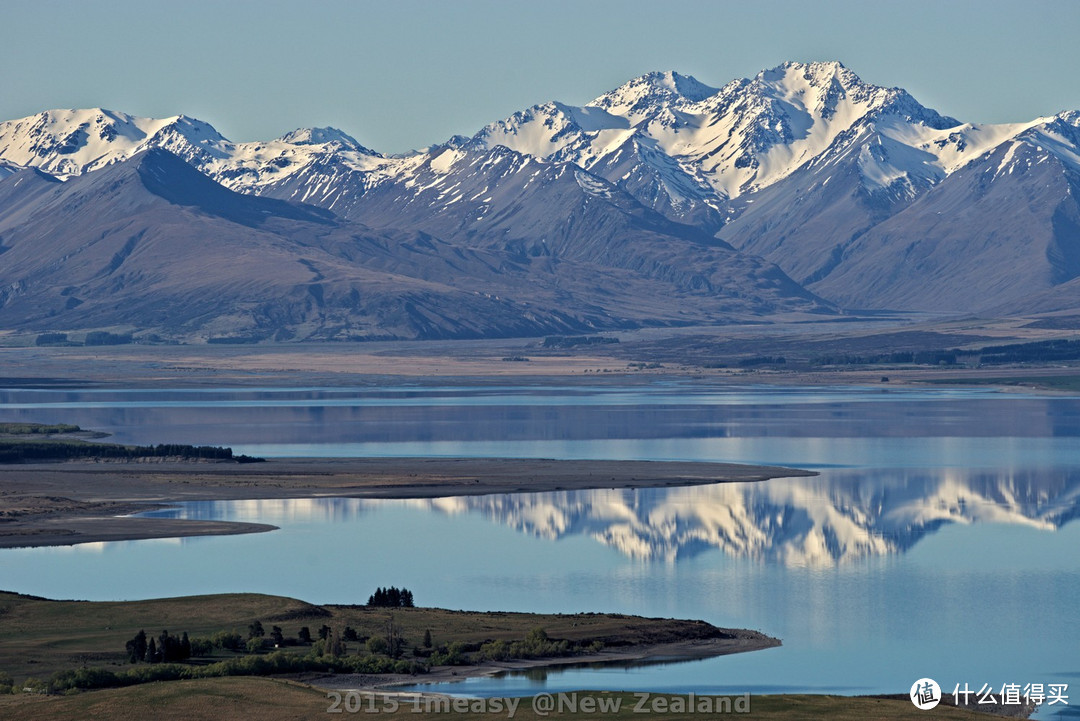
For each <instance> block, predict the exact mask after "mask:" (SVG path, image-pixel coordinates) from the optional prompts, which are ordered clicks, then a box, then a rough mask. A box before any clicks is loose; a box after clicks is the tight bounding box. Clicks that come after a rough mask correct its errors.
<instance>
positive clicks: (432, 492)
mask: <svg viewBox="0 0 1080 721" xmlns="http://www.w3.org/2000/svg"><path fill="white" fill-rule="evenodd" d="M816 475H818V474H817V473H816V472H814V471H806V470H801V469H796V468H785V467H781V466H754V465H743V464H733V463H698V462H688V461H580V460H574V461H556V460H550V459H512V458H319V459H297V458H282V459H274V460H268V461H266V462H263V463H258V464H236V463H206V462H197V463H196V462H186V463H185V462H153V463H139V462H124V463H116V462H109V463H103V462H93V461H74V462H71V461H68V462H54V463H28V464H9V465H2V466H0V488H2V489H3V490H2V491H0V549H2V548H34V547H41V546H68V545H74V544H78V543H92V542H103V541H120V540H143V539H149V538H182V537H190V536H206V535H229V534H237V533H259V532H266V531H272V530H275V529H276V526H271V525H268V524H260V523H240V522H233V521H194V520H183V519H166V518H141V517H133V516H131V515H130V514H132V513H139V512H146V511H151V510H156V509H161V508H165V507H168V506H169V505H170V504H173V503H179V502H184V501H226V500H270V499H304V498H367V499H412V498H444V497H451V496H474V495H490V494H502V493H545V492H555V491H581V490H595V489H604V488H611V489H616V488H625V489H630V488H666V487H677V486H692V485H708V484H713V483H747V482H758V481H765V480H768V479H770V478H792V477H810V476H816Z"/></svg>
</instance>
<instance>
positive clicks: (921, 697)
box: [911, 678, 941, 711]
mask: <svg viewBox="0 0 1080 721" xmlns="http://www.w3.org/2000/svg"><path fill="white" fill-rule="evenodd" d="M911 703H913V704H915V708H917V709H919V710H920V711H929V710H930V709H932V708H934V707H935V706H937V705H938V704H939V703H941V686H938V683H937V681H935V680H934V679H932V678H920V679H919V680H918V681H916V682H915V683H913V684H911Z"/></svg>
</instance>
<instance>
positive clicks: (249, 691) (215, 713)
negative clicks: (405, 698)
mask: <svg viewBox="0 0 1080 721" xmlns="http://www.w3.org/2000/svg"><path fill="white" fill-rule="evenodd" d="M585 695H588V696H592V697H595V698H598V699H599V698H601V697H603V698H605V699H608V700H612V699H614V700H619V702H620V709H619V711H617V712H607V713H595V712H594V713H588V714H586V713H581V712H580V711H579V712H578V713H569V712H564V713H552V714H550V715H547V716H541V715H538V714H536V713H535V712H534V711H533V709H532V708H531V703H530V699H529V698H525V699H523V700H522V701H521V703H520V705H519V706H518V707H517V711H516V713H515V714H514V716H513V718H514V719H519V720H520V721H539V720H540V719H559V721H586V720H588V719H605V721H630V720H631V719H642V718H649V717H654V718H664V719H670V720H671V721H689V720H690V719H699V718H702V716H700V715H697V714H691V713H663V714H660V713H635V712H634V710H633V709H634V706H635V704H636V703H637V702H638V698H637V697H635V695H634V694H629V693H603V694H601V693H599V692H583V693H581V694H579V696H585ZM656 698H664V699H672V700H674V699H677V698H679V697H668V696H664V695H662V694H658V695H655V696H653V697H651V698H650V701H649V702H650V703H651V702H652V701H653V699H656ZM672 702H673V701H669V705H670V703H672ZM330 705H331V700H330V699H329V698H328V697H327V694H326V693H325V692H323V691H320V690H317V689H312V688H311V687H308V686H304V685H302V684H299V683H296V682H292V681H288V680H282V679H267V678H215V679H201V680H197V681H173V682H169V683H155V684H144V685H141V686H132V687H129V688H121V689H104V690H100V691H88V692H84V693H78V694H73V695H70V696H35V695H31V694H19V695H15V696H0V718H5V719H7V718H11V719H16V718H18V719H31V718H32V719H35V720H36V721H54V720H55V721H61V720H63V721H69V720H70V719H80V720H81V721H145V719H154V720H155V721H201V720H203V719H206V720H210V719H213V720H215V721H219V720H220V721H232V720H233V719H235V720H236V721H241V720H246V719H253V718H256V719H259V721H285V720H289V721H292V720H293V719H309V718H358V717H368V718H376V717H377V718H380V719H385V721H404V719H416V718H422V717H430V718H452V719H460V720H461V721H466V720H475V721H495V720H496V719H507V718H508V714H507V712H505V711H503V712H502V713H487V714H472V713H453V712H451V713H414V711H413V706H412V705H405V706H403V707H402V708H399V709H398V710H397V711H396V712H393V713H388V712H384V711H382V710H377V711H375V712H370V711H365V710H360V711H354V712H353V713H349V712H346V711H344V709H342V711H343V712H342V713H341V714H340V715H338V714H328V713H327V709H328V708H329V707H330ZM352 708H353V709H355V708H356V707H355V706H353V707H352ZM364 708H366V706H365V705H363V704H362V705H361V709H364ZM376 708H379V707H378V706H376ZM723 715H727V714H723ZM731 715H732V716H735V717H736V718H737V717H738V716H739V715H736V714H731ZM740 715H741V714H740ZM748 716H749V717H750V718H753V719H756V720H758V721H813V720H814V719H822V720H825V719H829V720H835V721H866V720H868V719H879V720H881V721H891V720H893V719H896V720H900V719H954V720H956V721H962V720H964V719H988V718H993V717H991V716H988V715H986V714H976V713H972V712H970V711H962V710H959V709H955V708H950V707H945V706H939V707H938V708H936V709H933V710H932V711H919V710H917V709H915V707H914V706H912V705H911V703H909V702H908V701H894V700H882V699H871V698H849V697H838V696H800V695H783V696H754V697H752V698H751V700H750V714H748Z"/></svg>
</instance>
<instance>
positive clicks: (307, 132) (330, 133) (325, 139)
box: [279, 127, 376, 155]
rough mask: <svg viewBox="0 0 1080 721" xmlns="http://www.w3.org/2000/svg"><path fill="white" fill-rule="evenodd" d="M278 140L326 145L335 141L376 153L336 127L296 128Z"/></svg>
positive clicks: (293, 143) (344, 145)
mask: <svg viewBox="0 0 1080 721" xmlns="http://www.w3.org/2000/svg"><path fill="white" fill-rule="evenodd" d="M279 140H280V141H281V142H282V143H287V144H289V145H327V144H329V143H336V144H337V145H339V146H341V147H343V148H350V149H352V150H358V151H360V152H363V153H368V154H371V155H375V154H376V153H375V152H374V151H371V150H368V149H367V148H365V147H364V146H363V145H361V144H360V143H358V142H357V141H356V138H354V137H352V136H351V135H349V134H348V133H346V132H344V131H342V130H338V129H337V128H330V127H327V128H298V129H296V130H294V131H292V132H291V133H285V135H283V136H281V137H280V138H279Z"/></svg>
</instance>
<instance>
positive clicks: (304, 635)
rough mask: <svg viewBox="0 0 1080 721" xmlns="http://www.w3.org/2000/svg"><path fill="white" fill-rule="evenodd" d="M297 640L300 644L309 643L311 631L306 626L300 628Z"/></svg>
mask: <svg viewBox="0 0 1080 721" xmlns="http://www.w3.org/2000/svg"><path fill="white" fill-rule="evenodd" d="M297 638H299V639H300V643H311V629H310V628H308V627H307V626H301V627H300V633H298V634H297Z"/></svg>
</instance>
